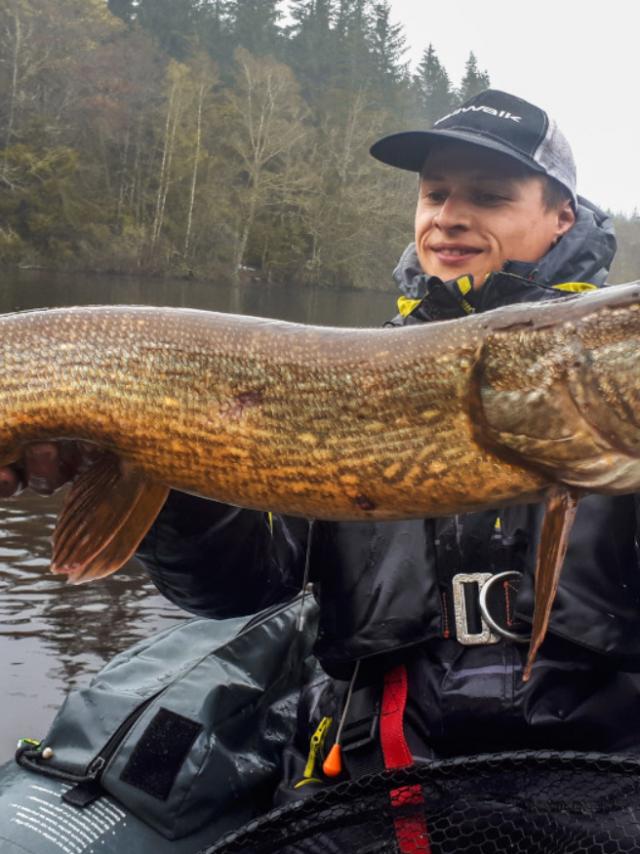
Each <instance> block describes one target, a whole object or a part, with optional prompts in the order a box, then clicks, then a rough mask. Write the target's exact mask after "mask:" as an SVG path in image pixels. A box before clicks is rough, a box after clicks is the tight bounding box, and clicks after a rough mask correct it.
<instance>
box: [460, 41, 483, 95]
mask: <svg viewBox="0 0 640 854" xmlns="http://www.w3.org/2000/svg"><path fill="white" fill-rule="evenodd" d="M490 85H491V81H490V80H489V74H488V72H487V71H480V69H479V68H478V60H477V59H476V55H475V54H474V52H473V51H471V53H470V54H469V59H467V62H466V65H465V67H464V77H463V78H462V82H461V83H460V90H459V93H458V97H459V100H460V102H461V103H462V102H463V101H466V100H467V99H468V98H472V97H473V96H474V95H477V94H478V93H479V92H482V91H483V90H484V89H488V88H489V86H490Z"/></svg>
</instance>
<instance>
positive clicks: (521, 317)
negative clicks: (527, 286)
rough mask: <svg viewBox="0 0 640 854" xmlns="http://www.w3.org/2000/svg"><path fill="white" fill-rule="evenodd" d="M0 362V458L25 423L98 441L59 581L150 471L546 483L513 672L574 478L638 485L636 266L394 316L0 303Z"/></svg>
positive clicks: (147, 481)
mask: <svg viewBox="0 0 640 854" xmlns="http://www.w3.org/2000/svg"><path fill="white" fill-rule="evenodd" d="M0 365H1V366H2V381H1V382H0V465H6V464H8V463H11V462H14V461H15V460H17V459H18V458H19V457H20V455H21V449H22V447H23V446H24V445H25V444H26V443H28V442H32V441H36V440H47V439H59V438H70V439H80V440H88V441H90V442H94V443H96V444H97V445H99V446H101V447H102V448H103V449H105V450H106V452H107V453H106V454H105V455H104V456H103V457H102V458H101V459H100V461H99V462H98V463H96V464H95V466H92V467H91V468H89V469H87V470H86V471H85V472H83V473H82V474H81V475H80V476H79V477H78V478H77V479H76V480H75V482H74V484H73V486H72V488H71V490H70V492H69V494H68V496H67V498H66V501H65V505H64V507H63V510H62V513H61V515H60V518H59V520H58V525H57V527H56V531H55V533H54V547H53V559H52V569H53V570H54V571H57V572H63V573H66V574H67V575H68V577H69V579H70V581H72V582H73V583H81V582H84V581H87V580H90V579H92V578H97V577H101V576H104V575H108V574H109V573H111V572H114V571H115V570H116V569H118V568H119V567H120V566H122V565H123V563H125V562H126V560H127V559H128V558H129V557H130V556H131V554H132V553H133V552H134V551H135V548H136V547H137V545H138V544H139V542H140V540H141V539H142V537H143V536H144V534H145V533H146V531H147V530H148V528H149V527H150V525H151V524H152V523H153V520H154V518H155V517H156V515H157V513H158V512H159V510H160V508H161V506H162V504H163V502H164V500H165V498H166V495H167V493H168V490H169V488H175V489H179V490H183V491H186V492H191V493H195V494H199V495H202V496H205V497H208V498H212V499H217V500H218V501H223V502H227V503H230V504H236V505H239V506H244V507H250V508H256V509H263V510H272V511H278V512H281V513H288V514H292V515H300V516H306V517H309V518H319V519H329V520H344V521H349V520H359V519H399V518H412V517H429V516H440V515H449V514H453V513H466V512H470V511H474V510H480V509H483V508H487V507H499V506H501V505H504V504H507V503H514V502H520V503H522V502H528V501H535V500H541V499H544V500H545V505H546V512H545V519H544V522H543V527H542V533H541V538H540V544H539V548H538V554H537V565H536V582H535V583H536V603H535V610H534V618H533V626H532V640H531V645H530V649H529V657H528V661H527V665H526V668H525V671H524V674H523V678H524V679H527V678H528V676H529V674H530V672H531V667H532V664H533V660H534V658H535V654H536V651H537V649H538V648H539V646H540V644H541V643H542V640H543V638H544V636H545V633H546V630H547V626H548V623H549V617H550V611H551V607H552V604H553V600H554V597H555V592H556V589H557V585H558V579H559V576H560V570H561V567H562V563H563V560H564V556H565V552H566V547H567V542H568V537H569V534H570V530H571V524H572V521H573V518H574V515H575V510H576V505H577V501H578V499H579V497H580V495H581V494H584V493H585V492H602V493H606V494H612V495H613V494H622V493H628V492H633V491H636V490H638V489H639V488H640V285H639V284H631V285H626V286H618V287H611V288H606V289H603V290H601V291H597V292H592V293H588V294H584V295H581V296H580V297H568V298H567V299H562V300H554V301H552V302H547V303H536V304H531V305H516V306H509V307H505V308H501V309H497V310H495V311H492V312H487V313H486V314H481V315H477V316H471V317H468V318H464V319H461V320H456V321H446V322H442V323H433V324H428V325H424V326H413V327H408V328H405V329H380V330H364V329H331V328H326V327H312V326H302V325H298V324H291V323H283V322H279V321H272V320H261V319H257V318H248V317H235V316H232V315H226V314H215V313H211V312H201V311H193V310H185V309H168V308H148V307H130V306H116V307H89V308H70V309H54V310H50V311H33V312H25V313H18V314H10V315H4V316H1V317H0ZM109 452H110V453H109Z"/></svg>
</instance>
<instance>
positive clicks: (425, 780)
mask: <svg viewBox="0 0 640 854" xmlns="http://www.w3.org/2000/svg"><path fill="white" fill-rule="evenodd" d="M638 851H640V760H638V759H634V758H630V757H622V756H608V755H603V754H595V753H593V754H584V753H581V754H579V753H555V752H540V751H536V752H517V753H502V754H491V755H479V756H475V757H458V758H456V759H451V760H443V761H434V762H428V763H424V764H420V765H418V766H413V767H412V768H410V769H404V770H402V771H394V772H389V771H385V772H381V773H379V774H372V775H369V776H367V777H362V778H361V779H359V780H355V781H353V782H347V783H341V784H339V785H337V786H333V787H331V788H328V789H324V790H321V791H319V792H318V793H317V794H315V795H313V796H312V797H310V798H309V799H307V800H304V801H298V802H296V803H293V804H291V805H288V806H286V807H281V808H278V809H275V810H272V811H271V812H270V813H268V814H267V815H265V816H263V817H262V818H260V819H258V820H256V821H254V822H252V823H251V824H249V825H247V826H246V827H245V828H243V829H242V830H241V831H238V832H236V833H233V834H229V835H228V836H226V837H224V838H223V839H222V840H220V841H219V842H217V843H216V844H215V845H213V846H212V847H210V848H207V849H206V854H271V852H279V854H312V852H313V854H315V852H317V854H321V852H322V854H347V852H348V854H354V852H356V854H358V853H359V854H374V852H375V854H503V852H504V854H507V852H508V854H618V852H638ZM202 854H205V852H202Z"/></svg>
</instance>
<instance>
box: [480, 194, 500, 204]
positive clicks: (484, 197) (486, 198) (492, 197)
mask: <svg viewBox="0 0 640 854" xmlns="http://www.w3.org/2000/svg"><path fill="white" fill-rule="evenodd" d="M475 200H476V203H477V204H480V205H497V204H500V202H506V201H507V199H506V197H505V196H501V195H499V194H498V193H476V196H475Z"/></svg>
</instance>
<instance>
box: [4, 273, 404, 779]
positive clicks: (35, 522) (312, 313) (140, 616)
mask: <svg viewBox="0 0 640 854" xmlns="http://www.w3.org/2000/svg"><path fill="white" fill-rule="evenodd" d="M393 302H394V294H393V292H392V291H391V289H390V292H389V294H380V293H358V292H327V291H319V290H317V289H313V288H308V287H287V288H278V287H275V286H265V285H262V284H258V283H253V284H251V283H250V284H247V285H243V286H240V287H237V288H230V287H216V286H214V285H212V284H211V283H205V282H190V281H168V280H160V281H157V280H151V279H133V278H110V277H86V276H73V277H67V276H62V275H57V276H52V275H50V274H44V273H21V274H13V273H10V274H6V273H5V274H4V275H3V277H2V278H1V279H0V312H8V311H16V310H22V309H31V308H39V307H44V306H49V307H52V306H60V305H80V304H98V303H100V304H114V303H126V304H148V305H175V306H189V307H195V308H206V309H211V310H216V311H227V312H229V311H230V312H234V313H243V314H252V315H257V316H264V317H278V318H282V319H285V320H293V321H298V322H304V323H317V324H321V325H331V324H335V325H343V326H345V325H347V326H348V325H353V326H379V325H380V323H381V322H382V321H383V320H384V319H385V318H386V317H388V316H389V315H390V314H391V313H392V312H393ZM60 500H61V499H60V497H59V496H55V497H54V498H49V499H45V498H39V497H37V496H34V495H28V494H25V495H23V496H21V497H20V498H18V499H14V500H12V501H7V502H4V503H3V504H2V505H0V685H1V686H2V695H1V696H2V704H1V706H0V708H1V712H0V762H2V761H4V760H5V759H7V758H8V757H9V756H10V755H12V753H13V751H14V748H15V742H16V741H17V739H18V738H19V737H21V736H29V737H41V736H42V735H44V734H45V732H46V730H47V728H48V724H49V722H50V721H51V718H52V717H53V714H54V711H55V709H56V708H57V707H58V706H59V705H60V703H61V701H62V700H63V698H64V696H65V694H66V693H67V691H68V690H69V689H71V688H74V687H76V686H78V685H82V684H85V683H86V682H87V680H88V678H89V676H90V674H92V673H95V672H96V671H97V670H98V669H99V668H100V667H101V666H102V665H103V664H104V663H105V662H106V661H108V660H109V658H111V657H112V656H113V655H114V654H115V653H117V652H119V651H121V650H123V649H126V648H127V647H128V646H130V645H131V644H132V643H135V642H136V641H138V640H141V639H142V638H145V637H148V636H149V635H150V634H152V633H153V632H156V631H158V630H160V629H162V628H165V627H166V626H168V625H170V624H171V623H172V622H175V621H177V620H180V619H184V618H185V617H186V616H188V615H186V614H185V613H184V612H182V611H180V610H178V609H177V608H175V607H174V606H173V605H171V604H170V603H169V602H167V601H166V600H165V599H163V597H161V596H160V595H159V594H158V593H156V591H155V588H154V587H153V585H152V584H151V583H150V582H149V581H148V580H147V579H146V577H145V574H144V571H143V569H142V567H141V566H140V565H139V564H137V563H136V562H135V561H134V562H132V563H131V564H130V565H129V566H128V567H126V568H125V569H123V570H121V571H120V572H119V573H118V574H117V575H113V576H111V577H110V578H107V579H103V580H101V581H98V582H96V583H94V584H88V585H83V586H80V587H68V586H66V585H65V584H64V581H61V580H60V579H58V578H56V577H54V576H51V575H48V574H47V567H48V563H49V555H50V536H51V530H52V527H53V523H54V519H55V515H56V512H57V507H58V506H59V504H60Z"/></svg>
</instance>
